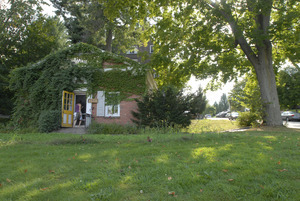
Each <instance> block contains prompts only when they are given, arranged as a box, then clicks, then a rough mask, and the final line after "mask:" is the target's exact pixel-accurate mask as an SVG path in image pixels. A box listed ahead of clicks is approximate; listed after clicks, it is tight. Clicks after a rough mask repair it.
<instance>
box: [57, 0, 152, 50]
mask: <svg viewBox="0 0 300 201" xmlns="http://www.w3.org/2000/svg"><path fill="white" fill-rule="evenodd" d="M51 2H52V3H53V4H54V6H55V7H56V8H57V9H58V10H57V11H56V13H57V14H58V15H60V16H62V17H63V18H64V21H65V24H66V27H67V28H68V32H69V35H70V38H71V41H72V43H73V44H76V43H78V42H84V43H88V44H91V45H95V46H97V47H99V48H101V49H103V50H106V51H110V52H115V53H117V52H120V51H123V52H125V51H126V50H128V49H129V48H131V47H132V46H133V45H138V43H139V39H140V34H141V32H142V31H143V28H142V27H141V26H138V25H137V21H136V16H135V13H134V12H133V11H132V10H133V9H134V7H133V6H128V5H127V3H126V4H124V3H123V2H119V3H118V4H117V5H116V3H115V2H113V5H114V6H113V9H111V8H108V6H109V4H111V2H107V1H101V0H88V1H81V0H72V1H63V0H51ZM120 4H122V5H123V6H122V7H119V6H120ZM108 10H109V11H108ZM116 12H117V13H116ZM139 25H141V24H139ZM144 28H145V27H144ZM148 40H149V39H148Z"/></svg>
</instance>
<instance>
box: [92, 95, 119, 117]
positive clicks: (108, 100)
mask: <svg viewBox="0 0 300 201" xmlns="http://www.w3.org/2000/svg"><path fill="white" fill-rule="evenodd" d="M97 98H98V103H97V116H102V117H103V116H104V117H120V93H119V92H106V93H105V92H104V91H98V94H97Z"/></svg>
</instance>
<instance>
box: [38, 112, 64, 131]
mask: <svg viewBox="0 0 300 201" xmlns="http://www.w3.org/2000/svg"><path fill="white" fill-rule="evenodd" d="M60 123H61V111H59V110H44V111H42V112H41V114H40V117H39V120H38V124H39V131H40V132H42V133H49V132H52V131H55V130H58V129H59V128H60Z"/></svg>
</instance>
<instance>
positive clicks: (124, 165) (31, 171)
mask: <svg viewBox="0 0 300 201" xmlns="http://www.w3.org/2000/svg"><path fill="white" fill-rule="evenodd" d="M84 137H86V138H85V139H88V140H90V141H91V143H88V144H84V143H83V140H82V139H84V138H82V137H78V136H77V137H76V138H59V139H53V138H55V137H53V138H52V139H51V138H50V137H48V138H47V139H46V140H45V141H39V142H41V143H40V144H36V143H33V144H29V145H25V144H15V145H13V146H7V147H6V146H2V147H1V149H0V151H1V152H0V155H1V159H5V160H6V162H5V164H4V162H1V170H3V171H4V172H3V171H2V173H0V183H1V184H2V186H1V187H0V191H2V192H1V195H0V198H2V199H1V200H10V199H12V200H17V199H20V200H45V199H46V200H57V199H59V200H66V199H71V200H148V199H151V200H173V199H174V197H175V196H176V199H177V200H240V199H242V200H245V199H248V200H280V199H291V200H293V199H296V196H297V185H296V184H297V181H299V177H298V176H297V175H300V174H299V160H297V158H298V157H299V155H298V153H299V152H298V151H299V146H298V145H299V144H297V143H298V141H299V138H298V136H297V135H296V134H295V133H276V132H275V133H263V132H243V133H222V134H203V135H181V134H176V135H153V136H151V138H152V139H153V141H152V142H151V143H149V142H147V136H146V135H137V136H123V135H120V136H91V135H89V136H84ZM24 138H26V137H24ZM25 140H26V139H25ZM10 151H12V152H10ZM298 159H299V158H298ZM21 161H23V162H21ZM295 161H296V162H295ZM25 170H27V171H26V172H24V171H25ZM50 170H52V171H53V172H51V171H50ZM7 179H9V180H10V182H8V181H7ZM169 192H175V193H174V194H172V193H171V194H169Z"/></svg>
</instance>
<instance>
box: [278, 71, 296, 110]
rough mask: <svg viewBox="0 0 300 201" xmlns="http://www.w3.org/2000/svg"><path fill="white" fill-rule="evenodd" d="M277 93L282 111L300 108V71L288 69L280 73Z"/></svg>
mask: <svg viewBox="0 0 300 201" xmlns="http://www.w3.org/2000/svg"><path fill="white" fill-rule="evenodd" d="M277 91H278V97H279V102H280V107H281V109H282V110H283V109H296V108H299V107H300V69H299V68H293V67H288V68H286V69H284V70H281V71H279V73H278V76H277Z"/></svg>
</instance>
